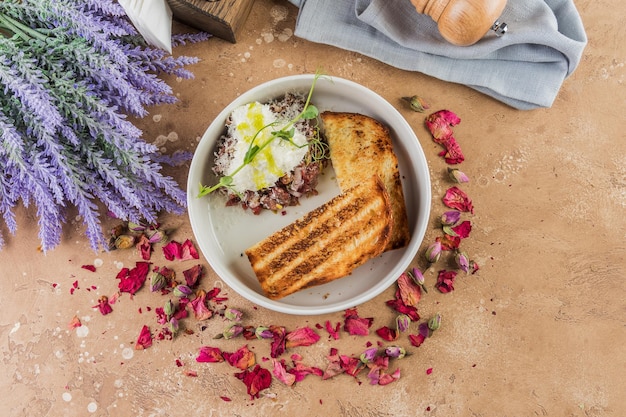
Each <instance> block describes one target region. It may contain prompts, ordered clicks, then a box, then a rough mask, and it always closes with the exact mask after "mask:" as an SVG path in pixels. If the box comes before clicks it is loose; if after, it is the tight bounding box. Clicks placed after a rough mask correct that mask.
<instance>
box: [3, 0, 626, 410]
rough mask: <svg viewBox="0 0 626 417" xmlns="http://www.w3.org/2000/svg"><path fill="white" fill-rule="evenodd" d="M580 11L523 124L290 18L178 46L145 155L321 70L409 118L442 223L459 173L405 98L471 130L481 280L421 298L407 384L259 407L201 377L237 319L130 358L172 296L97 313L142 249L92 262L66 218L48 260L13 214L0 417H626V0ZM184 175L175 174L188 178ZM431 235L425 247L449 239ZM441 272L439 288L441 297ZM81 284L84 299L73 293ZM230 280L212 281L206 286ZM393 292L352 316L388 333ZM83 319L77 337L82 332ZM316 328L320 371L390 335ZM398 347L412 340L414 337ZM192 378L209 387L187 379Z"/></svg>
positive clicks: (228, 385) (255, 20) (25, 217)
mask: <svg viewBox="0 0 626 417" xmlns="http://www.w3.org/2000/svg"><path fill="white" fill-rule="evenodd" d="M576 3H577V5H578V8H579V10H580V12H581V15H582V17H583V20H584V23H585V25H586V27H587V31H588V35H589V39H590V40H589V46H588V48H587V50H586V52H585V56H584V58H583V60H582V63H581V65H580V67H579V69H578V70H577V71H576V72H575V74H574V75H573V76H572V77H571V78H570V79H568V80H567V81H566V82H565V84H564V86H563V89H562V91H561V93H560V94H559V97H558V99H557V100H556V102H555V104H554V106H553V108H551V109H546V110H537V111H532V112H520V111H516V110H513V109H511V108H508V107H506V106H504V105H502V104H499V103H497V102H495V101H493V100H491V99H489V98H487V97H484V96H482V95H480V94H478V93H476V92H474V91H472V90H470V89H468V88H465V87H462V86H456V85H451V84H447V83H444V82H441V81H438V80H435V79H432V78H429V77H426V76H423V75H420V74H413V73H408V72H404V71H401V70H397V69H394V68H389V67H387V66H385V65H383V64H381V63H379V62H376V61H374V60H371V59H368V58H365V57H362V56H359V55H357V54H354V53H349V52H346V51H342V50H338V49H335V48H331V47H326V46H321V45H313V44H310V43H308V42H305V41H303V40H300V39H297V38H296V37H294V36H292V28H293V26H294V22H295V16H296V13H295V12H296V11H295V8H293V7H292V6H290V5H289V4H288V3H286V2H284V1H278V0H258V1H257V2H256V4H255V6H254V8H253V10H252V13H251V17H250V19H249V20H248V22H247V24H246V26H245V28H244V30H243V32H242V34H241V40H240V41H239V42H238V43H237V44H230V43H228V42H225V41H221V40H218V39H214V40H210V41H209V42H207V43H204V44H202V45H199V46H187V47H183V48H180V49H179V50H177V51H176V52H177V53H185V54H187V55H198V56H200V57H202V58H203V61H202V63H200V64H198V65H195V66H193V67H192V68H190V69H192V70H193V71H194V73H195V74H196V79H195V80H193V81H178V80H175V79H171V80H170V81H171V85H172V86H173V88H174V90H175V92H176V94H177V95H178V96H179V97H180V102H179V103H178V104H176V105H172V106H166V107H161V108H154V109H151V116H150V117H148V118H146V119H145V120H142V121H140V122H139V125H140V126H141V127H142V128H143V129H144V131H145V138H146V139H147V140H148V141H155V140H157V139H158V138H159V136H160V135H163V136H165V137H167V136H169V137H170V139H176V138H177V140H170V141H165V143H164V144H163V146H164V147H166V148H167V150H168V151H173V150H175V149H185V150H193V149H194V147H195V145H196V143H197V140H198V138H199V137H200V136H201V135H202V133H203V132H204V130H205V129H206V127H207V126H208V124H209V123H210V121H211V120H212V118H213V117H214V116H215V115H216V114H217V113H218V112H219V111H220V110H221V109H222V108H223V107H224V106H225V105H226V104H228V103H229V102H230V101H231V100H232V99H233V98H234V97H236V96H237V95H238V94H240V93H242V92H244V91H246V90H247V89H249V88H251V87H253V86H255V85H257V84H259V83H261V82H263V81H266V80H270V79H273V78H276V77H280V76H284V75H290V74H300V73H311V72H314V71H315V69H316V68H318V67H320V66H321V67H323V68H324V69H325V70H326V72H327V73H328V74H330V75H335V76H339V77H344V78H348V79H351V80H354V81H356V82H359V83H361V84H363V85H365V86H367V87H369V88H371V89H372V90H374V91H376V92H378V93H379V94H381V95H382V96H384V97H385V98H386V99H387V100H388V101H390V102H391V103H393V104H394V105H396V106H397V107H398V108H399V109H401V112H402V113H403V114H404V115H405V117H406V119H407V120H408V121H409V123H410V124H411V126H412V127H413V128H414V130H415V132H416V134H417V136H418V137H419V138H420V142H421V144H422V146H423V148H424V150H425V153H426V155H427V157H428V160H429V164H430V169H431V175H432V181H433V190H432V192H433V201H434V203H433V213H439V212H441V210H442V206H441V203H440V202H439V196H441V195H442V193H443V191H444V190H445V189H446V188H447V187H448V186H449V183H448V182H446V181H445V180H444V171H445V167H446V166H445V164H444V163H443V161H442V160H441V159H440V158H439V157H437V155H436V154H437V152H438V150H439V148H438V146H437V145H435V144H434V143H432V142H431V141H430V139H429V136H428V134H427V132H426V130H425V129H424V127H423V120H424V115H423V114H419V113H414V112H411V111H410V110H407V109H406V108H405V107H404V106H403V103H402V102H401V101H400V97H402V96H407V95H411V94H419V95H421V96H423V97H425V98H427V100H428V101H429V102H430V103H431V105H432V109H441V108H448V109H450V110H453V111H455V112H456V113H457V114H459V116H460V117H461V119H462V123H461V124H460V125H459V126H458V127H457V128H456V129H455V133H456V137H457V138H458V140H459V142H460V144H461V146H462V147H463V150H464V151H465V154H466V157H467V160H466V162H464V163H463V166H462V167H463V170H464V171H465V172H466V173H467V174H468V175H469V176H470V177H471V179H472V182H471V183H470V184H468V185H466V186H465V187H464V189H465V190H466V191H467V192H468V193H469V195H470V196H471V197H472V199H473V200H474V204H475V207H476V214H475V215H474V217H473V222H474V225H475V227H474V230H473V232H472V235H471V237H470V238H469V239H468V241H467V242H465V243H464V247H465V248H466V250H467V251H468V253H471V254H472V256H473V257H475V258H476V259H477V261H478V262H479V263H480V265H481V266H482V268H481V270H480V271H479V273H478V274H476V275H473V276H468V277H462V278H459V279H458V283H457V285H456V290H455V291H454V292H453V293H451V294H439V293H437V292H436V291H435V290H434V289H431V291H429V293H428V294H427V295H425V296H424V298H423V299H422V301H421V304H420V313H421V314H422V316H423V317H429V316H430V315H432V314H434V313H435V312H437V311H439V312H441V313H442V315H443V326H442V328H441V329H440V330H439V331H438V332H437V333H436V335H435V336H434V337H433V338H431V339H429V340H427V341H426V342H425V343H424V344H423V345H422V346H421V347H420V348H417V349H411V350H412V352H413V355H411V356H410V357H408V358H405V359H402V360H401V361H399V362H397V367H399V368H400V369H401V373H402V376H401V378H400V379H399V380H398V381H397V382H395V383H393V384H391V385H388V386H385V387H378V386H377V387H372V386H370V385H368V384H367V380H366V378H364V377H363V378H362V379H363V383H362V384H357V383H356V382H355V381H354V380H352V379H351V378H350V377H347V376H345V375H342V376H339V377H336V378H335V379H333V380H328V381H320V380H319V379H318V378H314V377H308V378H307V379H305V380H304V381H302V382H300V383H297V384H296V385H295V386H294V387H292V388H287V387H284V386H283V385H281V383H280V382H277V381H275V382H274V383H273V385H272V388H271V390H270V391H271V392H272V393H275V394H276V398H274V399H270V398H262V399H259V400H255V401H250V400H249V399H248V397H247V395H246V393H245V387H244V385H243V384H242V383H241V382H240V381H238V380H236V379H235V378H234V377H233V376H232V374H233V372H234V369H233V368H230V367H229V366H228V365H226V364H198V363H195V356H196V355H197V352H198V348H199V347H200V346H202V345H208V344H215V345H218V346H220V347H222V348H223V349H225V350H231V351H232V350H234V349H236V348H238V347H240V346H241V345H242V344H243V343H244V342H243V341H242V340H235V341H214V340H212V336H213V334H215V333H217V332H219V331H220V330H221V329H222V327H223V325H224V323H223V322H222V321H221V320H220V319H213V320H212V321H209V322H207V323H206V326H207V328H206V329H205V330H204V331H202V329H201V327H200V326H199V325H196V324H195V323H193V322H190V324H189V325H188V327H191V328H193V330H195V333H194V334H191V335H181V336H180V337H177V338H176V339H175V340H174V341H160V342H155V344H154V345H153V346H152V347H151V348H149V349H146V350H144V351H135V350H133V349H132V347H133V346H134V343H135V340H136V338H137V335H138V333H139V329H140V328H141V326H142V325H143V324H150V323H152V322H153V321H154V313H153V311H152V312H150V311H148V307H151V308H152V309H154V308H155V307H157V306H158V305H159V304H160V303H162V302H163V298H160V296H157V295H154V294H151V293H149V291H146V290H144V291H140V292H139V293H138V294H137V295H136V296H135V297H134V299H132V300H131V299H130V298H129V297H128V296H126V297H122V300H121V301H120V302H118V303H117V304H115V305H114V312H113V313H112V314H110V315H108V316H101V315H100V313H99V312H98V311H97V310H94V309H92V306H93V305H95V304H97V299H98V297H99V296H100V295H103V294H105V295H109V294H111V293H113V292H114V291H115V289H116V285H117V282H116V280H115V275H116V273H117V270H118V267H119V266H120V263H121V264H123V265H125V266H132V265H133V263H134V262H135V261H136V260H138V258H137V256H136V254H135V252H134V251H130V252H120V251H118V252H112V253H101V254H95V253H93V252H91V251H90V250H89V249H88V248H87V244H86V240H85V239H84V238H83V236H82V227H81V226H80V222H72V224H70V225H68V226H67V227H66V228H65V237H64V240H63V244H62V246H61V247H59V248H58V249H57V250H55V251H54V252H52V253H48V254H47V255H43V254H41V253H38V252H37V245H38V241H37V229H36V224H35V223H36V222H35V214H34V212H33V211H20V216H19V219H18V220H19V234H18V235H17V236H16V237H12V238H9V239H8V245H7V247H6V248H5V249H4V250H3V251H2V252H0V265H2V270H1V272H0V276H1V279H0V307H1V312H0V341H1V343H0V357H1V358H2V361H1V364H0V370H1V372H2V375H3V378H2V382H0V388H1V391H2V393H3V400H2V401H1V402H0V415H2V416H15V417H22V416H29V417H31V416H54V417H56V416H70V417H73V416H91V415H93V416H192V415H201V416H209V417H213V416H270V415H274V414H275V413H276V412H281V413H285V414H284V415H285V416H318V415H328V416H344V417H361V416H385V417H387V416H389V417H391V416H409V415H419V416H421V415H423V416H577V417H578V416H581V417H582V416H594V417H599V416H616V417H618V416H624V415H626V399H625V397H624V392H626V385H625V382H624V378H623V375H624V370H625V369H626V352H625V350H624V346H625V345H626V328H625V326H626V320H625V318H626V304H625V303H626V284H625V281H624V277H625V276H626V259H625V253H626V243H624V242H625V240H624V238H625V237H626V216H624V211H625V209H626V168H625V167H626V136H625V133H624V112H625V111H626V106H625V103H626V89H625V87H624V81H625V78H626V68H625V67H624V64H625V62H626V47H625V46H624V40H625V39H626V31H625V29H624V24H623V11H624V4H623V2H622V0H600V1H591V0H580V1H577V2H576ZM620 10H621V12H620ZM155 116H158V117H155ZM161 139H163V138H161ZM161 139H159V140H161ZM161 141H162V140H161ZM186 170H187V167H183V168H179V169H177V170H172V171H171V172H172V174H173V175H175V177H176V178H177V179H178V180H179V181H180V182H181V184H184V182H185V178H186ZM409 198H410V197H409ZM433 216H434V215H433ZM435 221H436V219H435V217H433V218H432V224H433V227H432V228H431V229H429V232H428V234H427V236H426V241H429V240H432V239H433V238H434V237H435V236H436V233H435V230H434V225H435ZM163 224H165V225H166V226H167V227H168V228H170V229H174V232H173V234H172V238H173V239H176V240H179V241H182V240H184V239H186V238H188V237H191V236H192V234H191V228H190V225H189V221H188V219H187V217H186V216H181V217H165V218H163ZM96 260H101V261H102V266H100V267H99V268H98V269H97V271H96V273H92V272H89V271H86V270H84V269H81V265H83V264H92V263H94V262H95V261H96ZM201 261H202V262H203V263H204V264H206V263H205V262H204V260H201ZM153 262H154V263H155V264H157V265H165V264H169V265H172V266H173V267H174V268H175V269H176V270H177V271H178V272H179V273H180V271H182V269H183V268H186V267H189V266H191V264H190V263H187V264H176V263H169V262H166V261H165V260H164V259H163V257H162V254H161V253H160V252H157V253H155V255H154V257H153ZM434 272H435V271H428V272H427V274H426V275H427V280H428V282H429V283H430V284H431V285H432V283H433V280H434ZM74 281H78V283H79V287H80V288H79V289H77V290H75V292H74V294H73V295H72V294H70V288H71V287H72V283H73V282H74ZM217 281H219V279H218V278H217V277H216V276H215V275H214V274H212V273H211V274H210V275H209V276H208V277H205V278H204V284H203V286H205V287H206V288H211V287H212V286H213V283H214V282H217ZM53 284H56V286H55V285H53ZM91 286H94V288H91ZM224 292H225V293H226V295H227V296H228V297H229V304H230V305H231V306H233V307H239V308H241V309H242V310H244V311H245V312H246V313H247V314H248V320H250V322H253V323H254V324H281V325H284V326H287V328H289V329H293V328H294V327H296V326H298V325H302V324H305V323H306V324H309V325H314V324H316V323H320V324H323V323H324V322H325V321H326V320H330V321H332V322H333V323H334V322H337V321H341V319H342V315H341V313H336V314H330V315H325V316H320V317H291V316H288V315H283V314H275V313H272V312H269V311H265V310H263V309H261V308H258V309H255V308H254V306H252V305H251V304H250V303H248V302H246V301H245V300H243V299H241V298H240V297H238V296H237V295H236V294H234V293H233V292H232V291H230V290H228V289H227V288H225V291H224ZM392 295H393V290H392V289H390V290H388V291H387V292H385V293H384V294H382V295H381V296H379V297H378V298H376V299H374V300H372V301H370V302H368V303H366V304H364V305H361V306H359V313H360V314H361V316H363V317H374V318H375V322H374V326H373V327H374V328H376V327H379V326H382V325H385V324H389V323H390V320H391V318H392V314H391V312H390V311H389V309H388V308H387V307H386V306H385V305H384V302H385V301H386V300H388V299H389V298H391V297H392ZM74 315H77V316H78V317H79V318H80V319H81V320H82V322H83V326H82V327H81V328H79V329H75V330H70V329H69V328H68V323H69V322H70V320H71V319H72V317H73V316H74ZM87 330H88V332H87ZM320 334H321V335H322V339H321V340H320V342H318V344H316V345H315V346H313V347H309V348H302V349H299V350H297V352H299V353H301V354H302V355H303V357H304V360H305V363H308V364H312V365H317V366H321V367H324V366H325V359H324V357H325V355H326V354H327V353H328V351H329V348H330V346H331V345H332V346H336V347H338V348H339V350H340V353H345V354H358V353H360V352H361V351H362V350H363V349H364V348H365V347H366V342H367V341H372V342H374V343H376V342H377V341H378V338H377V337H376V336H370V337H348V336H346V335H343V336H342V338H341V339H340V340H339V341H338V342H333V343H331V342H330V341H329V340H328V338H327V337H326V336H327V335H326V333H325V332H324V331H323V330H321V331H320ZM399 343H401V344H403V345H405V346H408V342H407V341H406V339H402V340H401V341H400V342H399ZM250 346H251V347H254V350H255V351H256V353H257V358H258V360H259V361H260V362H261V364H262V366H264V367H269V362H267V361H265V362H264V361H263V360H262V359H261V358H263V357H266V358H267V357H268V356H269V350H268V348H267V343H264V342H260V343H259V342H251V343H250ZM131 356H132V357H131ZM177 359H178V360H180V361H181V363H182V364H183V366H177V363H176V361H177ZM394 368H395V366H394ZM429 368H432V373H431V374H430V375H427V372H426V370H427V369H429ZM188 370H192V371H196V372H197V374H198V376H197V377H190V376H187V375H186V374H185V373H186V371H188ZM221 396H227V397H230V398H231V399H232V401H230V402H225V401H223V400H222V399H220V397H221ZM281 415H283V414H281Z"/></svg>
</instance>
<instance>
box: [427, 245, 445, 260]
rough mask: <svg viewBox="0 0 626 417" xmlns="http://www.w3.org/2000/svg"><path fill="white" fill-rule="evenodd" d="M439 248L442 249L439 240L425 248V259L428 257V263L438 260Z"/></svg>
mask: <svg viewBox="0 0 626 417" xmlns="http://www.w3.org/2000/svg"><path fill="white" fill-rule="evenodd" d="M441 250H442V247H441V242H439V241H437V242H435V243H433V244H432V245H430V246H429V247H428V248H427V249H426V259H428V262H430V263H435V262H437V261H438V260H439V257H440V256H441Z"/></svg>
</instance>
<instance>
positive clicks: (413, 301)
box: [397, 272, 422, 307]
mask: <svg viewBox="0 0 626 417" xmlns="http://www.w3.org/2000/svg"><path fill="white" fill-rule="evenodd" d="M397 283H398V292H399V296H400V297H399V298H400V299H401V300H402V302H403V303H404V305H406V306H413V307H415V306H417V303H418V302H419V300H420V299H421V298H422V287H421V286H420V285H419V284H417V283H415V282H414V281H413V279H412V278H411V277H410V276H409V274H408V273H406V272H404V273H402V274H401V275H400V277H398V281H397Z"/></svg>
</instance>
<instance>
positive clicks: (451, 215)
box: [441, 210, 461, 226]
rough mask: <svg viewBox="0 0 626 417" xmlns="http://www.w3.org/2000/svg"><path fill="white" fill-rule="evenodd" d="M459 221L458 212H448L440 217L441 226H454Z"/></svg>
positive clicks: (459, 214) (459, 215) (459, 213)
mask: <svg viewBox="0 0 626 417" xmlns="http://www.w3.org/2000/svg"><path fill="white" fill-rule="evenodd" d="M459 220H461V212H460V211H458V210H448V211H446V212H445V213H443V214H442V215H441V224H442V225H443V226H454V225H455V224H457V223H458V222H459Z"/></svg>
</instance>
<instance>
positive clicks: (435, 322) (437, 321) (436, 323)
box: [428, 313, 441, 332]
mask: <svg viewBox="0 0 626 417" xmlns="http://www.w3.org/2000/svg"><path fill="white" fill-rule="evenodd" d="M439 327H441V314H439V313H437V314H435V315H434V316H433V317H432V318H431V319H430V320H428V328H429V329H430V330H432V331H433V332H434V331H435V330H437V329H439Z"/></svg>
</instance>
